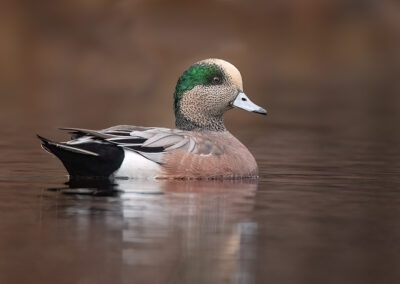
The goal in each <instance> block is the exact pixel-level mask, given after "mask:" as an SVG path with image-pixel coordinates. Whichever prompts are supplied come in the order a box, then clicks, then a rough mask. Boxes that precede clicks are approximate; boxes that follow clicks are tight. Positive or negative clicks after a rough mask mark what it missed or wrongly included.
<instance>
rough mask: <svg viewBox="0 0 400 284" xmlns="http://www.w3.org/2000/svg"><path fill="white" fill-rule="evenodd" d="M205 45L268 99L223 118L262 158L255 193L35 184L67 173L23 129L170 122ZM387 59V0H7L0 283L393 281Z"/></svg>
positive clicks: (397, 66)
mask: <svg viewBox="0 0 400 284" xmlns="http://www.w3.org/2000/svg"><path fill="white" fill-rule="evenodd" d="M208 57H217V58H222V59H225V60H228V61H230V62H232V63H233V64H234V65H236V66H237V67H238V68H239V70H240V71H241V72H242V76H243V79H244V91H245V92H246V93H247V95H248V96H249V97H250V98H251V99H252V100H253V101H254V102H255V103H257V104H259V105H260V106H263V107H264V108H266V109H267V110H268V111H269V115H268V116H267V117H264V116H258V115H254V114H251V113H248V112H245V111H240V110H233V111H230V112H229V113H228V114H227V117H226V123H227V126H228V128H229V129H230V130H231V131H232V132H233V134H234V135H236V136H237V137H238V138H239V139H240V140H241V141H243V142H244V144H245V145H246V146H248V148H249V149H250V151H251V152H252V153H253V154H254V156H255V157H256V159H257V162H258V165H259V168H260V179H259V180H258V185H257V186H258V187H257V191H256V193H255V195H254V196H246V194H244V196H241V197H240V198H239V200H236V199H234V200H232V204H233V205H232V206H230V205H229V206H228V205H227V204H230V203H229V202H227V201H229V198H232V196H233V197H234V196H235V195H234V194H233V191H232V192H230V194H224V195H223V196H221V198H220V199H215V198H213V197H214V195H212V194H211V195H202V194H199V195H193V193H192V194H190V195H184V194H183V195H182V196H181V198H182V200H177V201H176V202H169V199H171V200H173V199H174V198H175V196H174V195H169V194H165V195H163V194H162V193H163V192H160V193H161V194H156V195H143V197H140V198H138V197H137V196H136V195H134V196H133V197H131V199H129V198H128V200H127V198H126V195H122V197H121V198H119V197H116V198H115V199H114V201H113V202H109V200H108V199H104V198H96V197H93V198H91V197H90V196H89V197H88V198H87V199H84V198H81V197H79V196H78V197H76V198H75V197H74V196H72V197H70V196H68V195H63V194H61V193H60V194H59V193H58V192H53V191H49V190H47V189H54V188H59V187H60V186H64V184H63V183H64V182H65V180H66V177H65V174H66V171H65V170H64V168H63V166H62V165H61V163H60V162H59V161H58V160H57V159H55V158H53V157H50V156H48V155H47V154H45V153H44V152H43V151H42V149H40V147H39V141H38V140H37V139H36V137H35V135H34V134H35V133H40V134H42V135H44V136H47V137H49V138H54V139H65V137H66V135H65V134H64V133H61V132H60V131H57V130H56V128H57V127H62V126H65V127H82V128H94V129H100V128H105V127H108V126H111V125H116V124H134V125H144V126H164V127H173V125H174V117H173V111H172V94H173V91H174V88H175V84H176V81H177V79H178V76H179V75H180V74H181V73H182V71H183V70H184V69H186V68H187V67H188V66H189V65H191V64H192V63H194V62H196V61H198V60H201V59H205V58H208ZM399 75H400V2H399V1H395V0H393V1H384V0H381V1H380V0H376V1H373V0H364V1H362V0H336V1H328V0H276V1H261V0H260V1H247V0H218V1H216V0H214V1H210V0H204V1H196V2H194V1H166V0H165V1H162V0H158V1H155V0H149V1H145V0H131V1H126V0H125V1H123V0H97V1H96V0H63V1H54V0H42V1H29V0H3V1H2V2H1V4H0V137H1V139H0V215H1V217H0V251H1V256H2V257H1V258H0V282H1V283H3V282H4V283H25V282H28V281H29V282H30V283H55V282H57V283H71V281H72V282H75V283H96V284H97V283H111V282H113V281H114V283H132V279H135V280H138V279H139V280H140V279H143V280H146V281H142V282H140V281H139V282H138V283H148V279H160V280H159V282H158V283H167V281H165V279H172V280H171V281H170V282H168V283H205V282H204V281H202V280H204V279H225V280H226V281H225V282H223V281H215V282H212V281H208V282H207V281H206V282H207V283H265V279H268V281H270V282H271V283H305V284H309V283H335V284H336V283H352V284H353V283H363V284H364V283H398V282H399V281H398V280H399V279H400V275H399V273H400V271H399V269H398V264H399V254H398V244H399V239H400V227H399V226H398V220H399V218H400V209H399V208H400V206H399V204H400V196H399V194H398V189H399V185H400V178H399V177H400V175H399V173H400V159H399V157H400V148H399V145H400V131H399V130H398V129H399V124H400V96H399V92H400V84H399ZM188 184H189V185H190V183H188ZM141 186H143V185H141ZM141 186H134V187H133V189H135V190H137V189H138V188H139V189H140V188H141ZM207 186H210V190H209V191H212V190H213V189H214V190H215V188H213V187H216V185H213V184H212V183H210V184H207ZM136 187H137V188H136ZM144 187H145V188H146V186H144ZM242 187H243V186H242ZM239 188H240V186H239ZM239 188H238V189H239ZM243 189H245V187H244V188H240V190H238V192H244V193H246V190H243ZM201 190H203V189H201ZM141 198H143V199H145V201H143V203H140V204H141V205H140V206H133V205H135V202H137V200H139V202H141V201H140V200H141ZM84 200H86V202H85V201H84ZM196 202H197V203H196ZM204 204H206V205H207V206H205V207H204ZM186 205H187V206H186ZM189 205H190V206H189ZM241 205H246V210H243V208H242V207H241ZM161 209H162V210H161ZM126 210H128V211H129V210H131V211H132V212H131V213H130V214H128V215H127V216H125V215H124V214H123V213H124V212H125V211H126ZM163 210H166V211H163ZM153 212H155V214H152V213H153ZM128 213H129V212H128ZM238 213H240V214H238ZM157 214H159V215H157ZM160 216H162V217H163V218H164V217H165V219H163V218H160V219H159V217H160ZM235 216H236V217H235ZM237 216H240V218H239V217H237ZM160 220H161V221H160ZM167 220H169V221H168V222H167ZM242 221H244V222H245V224H244V225H246V223H248V224H250V225H251V226H250V228H253V229H252V230H250V232H246V230H245V229H243V232H242V233H241V232H240V230H238V229H237V228H240V227H241V226H240V225H241V222H242ZM157 222H158V223H157ZM249 222H250V223H249ZM243 227H244V228H245V227H246V226H243ZM127 229H129V230H128V232H132V233H139V235H140V233H143V232H144V235H140V236H141V237H142V238H143V240H144V239H146V242H143V243H142V245H140V244H139V245H138V244H137V243H135V242H130V241H129V240H128V241H125V239H124V238H123V236H124V235H125V234H124V233H125V232H126V230H127ZM146 232H147V234H146ZM162 236H164V237H162ZM139 241H140V242H141V239H139ZM147 241H148V242H147ZM160 244H162V245H160ZM164 244H165V246H163V245H164ZM189 244H190V245H189ZM232 244H234V245H232ZM163 247H164V248H166V249H163ZM126 251H128V252H129V254H128V256H131V257H132V259H134V260H135V258H134V257H135V256H136V257H137V259H136V260H138V263H137V265H136V264H132V263H131V262H129V261H128V262H126V260H125V257H124V255H126V253H125V252H126ZM146 257H148V258H146ZM128 260H129V259H128ZM141 261H145V262H146V261H148V263H147V265H142V264H141V263H142V262H141ZM154 271H156V273H154ZM168 273H170V274H168ZM238 275H239V276H241V277H245V278H237V279H236V280H237V281H236V282H234V281H233V280H232V281H230V279H235V277H236V276H238ZM124 277H125V278H124ZM135 277H136V278H135ZM207 277H208V278H207ZM213 277H214V278H213ZM246 277H248V278H246ZM118 278H124V279H126V281H125V282H123V281H119V280H118ZM253 278H254V279H255V280H254V281H251V280H252V279H253ZM2 279H3V280H4V281H2ZM173 279H177V281H175V282H173ZM179 279H181V281H180V282H179V281H178V280H179ZM188 279H189V280H188ZM238 279H239V280H238ZM241 279H244V280H243V281H241ZM246 279H247V280H248V281H245V280H246ZM249 279H250V280H249ZM196 280H197V281H196ZM68 281H69V282H68ZM90 281H92V282H90ZM93 281H94V282H93ZM153 282H155V281H153ZM135 283H136V282H135Z"/></svg>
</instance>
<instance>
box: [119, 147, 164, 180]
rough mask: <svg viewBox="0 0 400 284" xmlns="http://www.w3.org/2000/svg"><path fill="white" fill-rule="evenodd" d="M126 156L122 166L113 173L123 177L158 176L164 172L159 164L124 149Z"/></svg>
mask: <svg viewBox="0 0 400 284" xmlns="http://www.w3.org/2000/svg"><path fill="white" fill-rule="evenodd" d="M124 153H125V158H124V161H123V162H122V164H121V167H120V168H119V169H118V170H116V171H115V172H114V174H113V176H114V177H121V178H156V177H157V176H159V175H160V174H161V172H162V168H161V166H160V165H159V164H157V163H155V162H153V161H150V160H148V159H146V158H145V157H143V156H141V155H139V154H137V153H135V152H133V151H129V150H124Z"/></svg>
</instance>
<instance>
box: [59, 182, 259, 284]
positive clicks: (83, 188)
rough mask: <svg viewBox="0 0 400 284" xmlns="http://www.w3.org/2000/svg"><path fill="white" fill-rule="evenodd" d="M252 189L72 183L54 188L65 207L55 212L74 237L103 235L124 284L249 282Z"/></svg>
mask: <svg viewBox="0 0 400 284" xmlns="http://www.w3.org/2000/svg"><path fill="white" fill-rule="evenodd" d="M256 189H257V181H254V180H242V181H180V180H174V181H168V180H152V181H137V180H116V181H114V182H112V183H111V182H105V181H99V180H94V181H93V180H92V181H78V180H75V181H70V182H69V183H68V184H67V187H65V188H60V189H58V190H60V191H61V192H62V193H66V194H67V195H61V196H62V197H59V200H60V199H61V201H59V202H66V203H67V204H68V205H66V206H65V205H64V206H60V204H59V205H58V208H62V211H61V212H60V209H58V211H59V212H58V214H59V215H60V214H65V216H68V217H69V218H71V217H73V220H76V225H78V226H80V227H81V229H80V230H78V232H79V234H81V235H79V236H76V237H77V238H82V237H83V238H84V237H85V236H82V234H88V235H92V234H93V231H95V232H97V233H100V234H101V233H102V232H103V238H100V239H98V240H97V241H99V242H100V243H102V242H104V243H108V244H109V243H112V244H113V246H112V247H113V249H112V250H113V251H112V253H113V254H114V253H116V251H119V256H120V257H119V261H117V262H115V261H114V262H113V264H112V265H115V269H119V270H120V271H121V274H120V275H121V278H122V279H121V280H122V282H123V283H125V282H127V283H128V282H129V283H130V280H133V279H135V283H141V282H151V283H153V282H155V283H225V282H229V283H252V282H253V279H252V278H251V275H253V273H252V271H251V270H252V268H253V267H254V266H253V262H254V261H255V244H254V241H255V237H256V236H255V235H256V233H257V224H256V223H254V222H252V219H251V217H252V214H251V212H252V210H253V203H254V195H255V191H256ZM53 190H54V189H53ZM85 227H86V228H85ZM109 230H113V234H108V233H107V232H108V231H109ZM115 230H118V232H119V233H118V234H116V232H115ZM105 247H108V246H105ZM110 253H111V251H107V250H105V251H104V252H103V255H104V257H107V255H109V254H110Z"/></svg>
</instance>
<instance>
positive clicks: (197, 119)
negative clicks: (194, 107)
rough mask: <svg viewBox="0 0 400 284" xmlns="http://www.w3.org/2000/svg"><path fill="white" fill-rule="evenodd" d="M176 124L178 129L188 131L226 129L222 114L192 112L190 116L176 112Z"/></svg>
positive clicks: (221, 130)
mask: <svg viewBox="0 0 400 284" xmlns="http://www.w3.org/2000/svg"><path fill="white" fill-rule="evenodd" d="M175 126H176V128H178V129H181V130H187V131H215V132H223V131H226V128H225V125H224V120H223V118H222V115H221V116H210V115H207V116H205V115H195V114H191V115H190V117H187V116H185V115H183V114H182V113H181V112H177V113H176V114H175Z"/></svg>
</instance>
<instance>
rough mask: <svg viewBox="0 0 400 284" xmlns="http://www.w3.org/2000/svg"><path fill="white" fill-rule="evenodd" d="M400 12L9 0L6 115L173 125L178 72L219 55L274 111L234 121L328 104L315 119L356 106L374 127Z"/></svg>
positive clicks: (3, 73) (241, 0)
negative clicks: (370, 118)
mask: <svg viewBox="0 0 400 284" xmlns="http://www.w3.org/2000/svg"><path fill="white" fill-rule="evenodd" d="M399 15H400V3H399V2H398V1H372V0H371V1H368V0H364V1H362V0H357V1H347V0H340V1H339V0H338V1H327V0H304V1H296V0H286V1H245V0H219V1H196V2H194V1H191V2H189V1H161V0H159V1H140V0H132V1H116V0H111V1H107V0H97V1H95V0H79V1H76V0H71V1H52V0H42V1H24V0H16V1H11V0H10V1H2V4H1V9H0V99H1V101H0V103H1V104H0V120H1V123H2V124H12V125H14V126H15V127H17V128H18V127H28V129H29V130H32V133H33V132H36V131H39V130H41V129H42V128H43V129H49V131H50V129H52V130H51V133H54V132H55V131H53V130H54V128H55V127H59V126H74V127H92V128H103V127H107V126H110V125H113V124H136V125H154V126H155V125H159V126H167V127H172V126H173V123H174V118H173V113H172V107H171V105H172V93H173V89H174V87H175V83H176V80H177V78H178V76H179V75H180V74H181V72H182V71H183V70H184V69H185V68H187V67H188V66H189V65H190V64H192V63H193V62H195V61H197V60H201V59H204V58H208V57H218V58H223V59H226V60H228V61H230V62H232V63H233V64H235V65H236V66H237V67H238V68H239V69H240V70H241V72H242V75H243V77H244V86H245V92H246V93H247V94H248V95H249V96H250V98H252V99H253V101H255V102H256V103H258V104H260V105H262V106H264V107H265V108H267V109H268V110H269V111H270V114H271V116H270V117H269V120H266V119H261V118H260V117H258V116H253V115H250V114H247V113H244V112H241V111H235V112H231V113H230V114H229V115H228V116H229V118H228V119H227V120H228V122H227V123H228V126H238V127H242V125H243V124H247V123H250V122H252V123H254V124H257V125H258V126H261V127H263V128H265V129H266V128H267V127H268V126H267V125H268V124H269V123H272V124H273V123H278V122H280V123H289V124H293V123H302V122H304V123H314V122H315V116H314V115H312V114H313V113H314V114H315V112H318V111H320V109H321V108H322V109H323V112H322V113H321V120H320V121H319V122H321V121H322V122H323V121H326V123H327V124H330V125H333V124H339V125H340V123H342V125H341V126H343V127H345V126H346V122H347V121H348V117H349V115H351V113H353V112H354V119H355V120H357V123H359V124H360V126H361V127H365V125H367V126H368V127H371V125H372V124H374V122H373V121H365V120H364V119H365V118H367V116H368V115H367V114H368V112H369V111H375V112H380V113H382V114H383V115H388V114H387V113H388V112H389V113H390V117H388V119H387V120H385V121H384V122H386V123H392V122H393V121H396V120H398V119H399V116H398V114H397V113H398V112H397V111H396V110H397V107H398V106H399V98H398V97H399V96H398V95H397V93H398V75H399V69H400V68H399V66H400V52H399V50H400V36H399V35H400V16H399ZM377 102H379V104H378V106H377ZM330 105H334V106H336V108H335V111H334V112H332V113H330V112H329V110H330V109H331V108H330ZM349 105H351V108H350V109H349V107H346V106H349ZM338 109H339V110H341V111H343V112H344V114H346V115H343V114H341V113H338ZM357 109H361V110H362V112H363V113H364V114H366V115H365V116H361V117H360V116H359V115H358V113H357ZM346 111H347V112H346ZM341 117H345V118H344V119H342V118H341ZM267 121H269V123H268V122H267Z"/></svg>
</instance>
